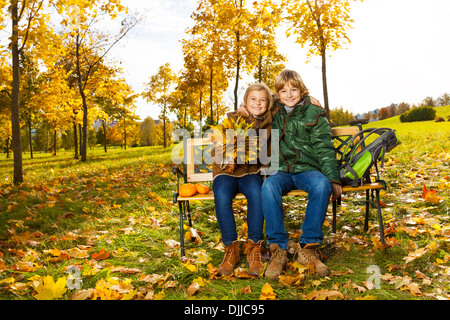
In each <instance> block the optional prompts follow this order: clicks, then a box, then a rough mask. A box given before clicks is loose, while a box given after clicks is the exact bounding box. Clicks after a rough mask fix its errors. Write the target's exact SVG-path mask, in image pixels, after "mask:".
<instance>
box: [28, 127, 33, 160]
mask: <svg viewBox="0 0 450 320" xmlns="http://www.w3.org/2000/svg"><path fill="white" fill-rule="evenodd" d="M27 122H28V133H29V134H30V157H31V159H33V135H32V132H31V121H30V120H28V121H27Z"/></svg>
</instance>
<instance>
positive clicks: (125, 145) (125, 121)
mask: <svg viewBox="0 0 450 320" xmlns="http://www.w3.org/2000/svg"><path fill="white" fill-rule="evenodd" d="M123 138H124V149H125V150H127V120H125V118H124V119H123Z"/></svg>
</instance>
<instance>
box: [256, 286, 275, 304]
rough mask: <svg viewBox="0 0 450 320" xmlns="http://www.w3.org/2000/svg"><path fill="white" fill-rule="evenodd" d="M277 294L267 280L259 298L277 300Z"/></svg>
mask: <svg viewBox="0 0 450 320" xmlns="http://www.w3.org/2000/svg"><path fill="white" fill-rule="evenodd" d="M276 298H277V294H276V293H274V292H273V289H272V287H271V286H270V284H269V283H268V282H267V283H266V284H265V285H264V286H263V287H262V289H261V295H260V297H259V300H276Z"/></svg>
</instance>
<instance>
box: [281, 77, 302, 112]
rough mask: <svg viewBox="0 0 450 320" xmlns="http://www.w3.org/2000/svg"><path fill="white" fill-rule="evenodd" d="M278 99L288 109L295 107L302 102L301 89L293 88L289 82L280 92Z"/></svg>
mask: <svg viewBox="0 0 450 320" xmlns="http://www.w3.org/2000/svg"><path fill="white" fill-rule="evenodd" d="M278 97H279V98H280V101H281V103H282V104H284V105H285V106H286V107H289V108H292V107H295V106H296V105H297V104H298V103H299V102H300V100H301V98H302V95H301V92H300V89H299V88H296V87H293V86H292V85H291V84H290V83H289V82H288V83H286V84H285V86H284V88H283V89H281V90H280V91H279V92H278Z"/></svg>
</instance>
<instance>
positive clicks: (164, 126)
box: [163, 105, 167, 149]
mask: <svg viewBox="0 0 450 320" xmlns="http://www.w3.org/2000/svg"><path fill="white" fill-rule="evenodd" d="M166 108H167V106H166V105H164V111H163V141H164V149H165V148H167V141H166Z"/></svg>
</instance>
